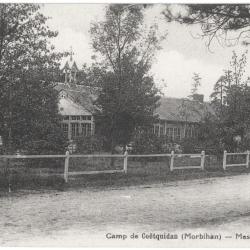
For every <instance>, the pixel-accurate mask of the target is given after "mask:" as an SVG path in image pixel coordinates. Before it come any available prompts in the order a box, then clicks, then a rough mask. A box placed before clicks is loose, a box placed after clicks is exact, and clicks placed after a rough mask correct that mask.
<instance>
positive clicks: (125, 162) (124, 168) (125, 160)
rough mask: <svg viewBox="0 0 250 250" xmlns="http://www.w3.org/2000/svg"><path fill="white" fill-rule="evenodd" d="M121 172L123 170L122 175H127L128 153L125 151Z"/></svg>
mask: <svg viewBox="0 0 250 250" xmlns="http://www.w3.org/2000/svg"><path fill="white" fill-rule="evenodd" d="M123 170H124V173H125V174H127V172H128V151H127V150H126V151H125V152H124V162H123Z"/></svg>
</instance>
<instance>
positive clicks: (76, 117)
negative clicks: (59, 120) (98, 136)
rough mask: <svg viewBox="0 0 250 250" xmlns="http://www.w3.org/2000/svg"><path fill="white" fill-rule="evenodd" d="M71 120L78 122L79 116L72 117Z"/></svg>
mask: <svg viewBox="0 0 250 250" xmlns="http://www.w3.org/2000/svg"><path fill="white" fill-rule="evenodd" d="M71 119H72V120H77V121H79V120H80V116H79V115H72V116H71Z"/></svg>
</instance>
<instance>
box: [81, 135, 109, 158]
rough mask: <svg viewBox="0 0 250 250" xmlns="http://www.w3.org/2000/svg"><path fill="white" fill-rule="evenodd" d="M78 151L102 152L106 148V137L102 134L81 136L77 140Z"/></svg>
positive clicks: (84, 152)
mask: <svg viewBox="0 0 250 250" xmlns="http://www.w3.org/2000/svg"><path fill="white" fill-rule="evenodd" d="M76 145H77V152H78V153H83V154H92V153H96V152H99V153H100V152H101V151H103V149H104V139H103V138H102V137H100V136H98V135H97V136H95V135H91V136H86V137H80V138H78V139H77V140H76Z"/></svg>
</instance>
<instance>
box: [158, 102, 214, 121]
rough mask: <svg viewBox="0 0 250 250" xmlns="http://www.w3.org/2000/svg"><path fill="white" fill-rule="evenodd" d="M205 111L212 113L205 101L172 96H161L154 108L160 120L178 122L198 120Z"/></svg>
mask: <svg viewBox="0 0 250 250" xmlns="http://www.w3.org/2000/svg"><path fill="white" fill-rule="evenodd" d="M207 112H208V113H214V112H213V109H212V107H211V105H210V104H209V103H207V102H198V101H193V100H189V99H186V98H173V97H162V98H161V99H160V105H159V107H158V108H157V109H156V114H158V115H159V118H160V119H161V120H167V121H178V122H200V121H201V119H202V118H203V117H204V116H205V115H206V114H207Z"/></svg>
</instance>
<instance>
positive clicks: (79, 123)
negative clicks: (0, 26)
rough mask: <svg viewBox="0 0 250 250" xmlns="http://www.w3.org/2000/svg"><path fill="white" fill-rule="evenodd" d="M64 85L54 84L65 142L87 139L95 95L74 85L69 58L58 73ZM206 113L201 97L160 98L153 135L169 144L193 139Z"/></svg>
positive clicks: (74, 70)
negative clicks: (167, 141)
mask: <svg viewBox="0 0 250 250" xmlns="http://www.w3.org/2000/svg"><path fill="white" fill-rule="evenodd" d="M62 72H63V74H64V82H63V83H58V84H57V85H56V89H57V90H58V91H59V111H60V113H61V115H62V117H63V120H62V123H61V125H62V130H63V132H64V134H65V135H66V136H67V138H68V139H69V140H75V139H77V138H78V137H82V136H90V135H93V134H94V133H95V120H94V115H93V114H94V110H95V107H94V104H93V103H94V101H95V100H96V98H97V96H98V91H99V90H96V89H94V88H93V87H87V86H84V85H79V84H76V82H77V73H78V72H79V70H78V67H77V65H76V63H75V61H73V58H72V55H71V56H70V60H69V61H67V62H66V63H65V65H64V67H63V69H62ZM206 112H212V110H211V107H210V105H209V104H208V103H205V102H204V101H203V95H198V94H196V95H194V96H193V99H192V100H190V99H185V98H172V97H162V98H161V100H160V105H159V107H158V108H157V109H156V114H157V115H158V117H159V119H158V122H157V123H155V124H154V127H153V133H154V134H156V135H157V136H159V137H167V138H168V139H169V140H170V141H172V142H179V141H181V140H182V139H183V138H194V137H196V135H197V134H196V132H197V126H198V124H199V122H200V121H201V120H202V117H203V116H204V114H206Z"/></svg>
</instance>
